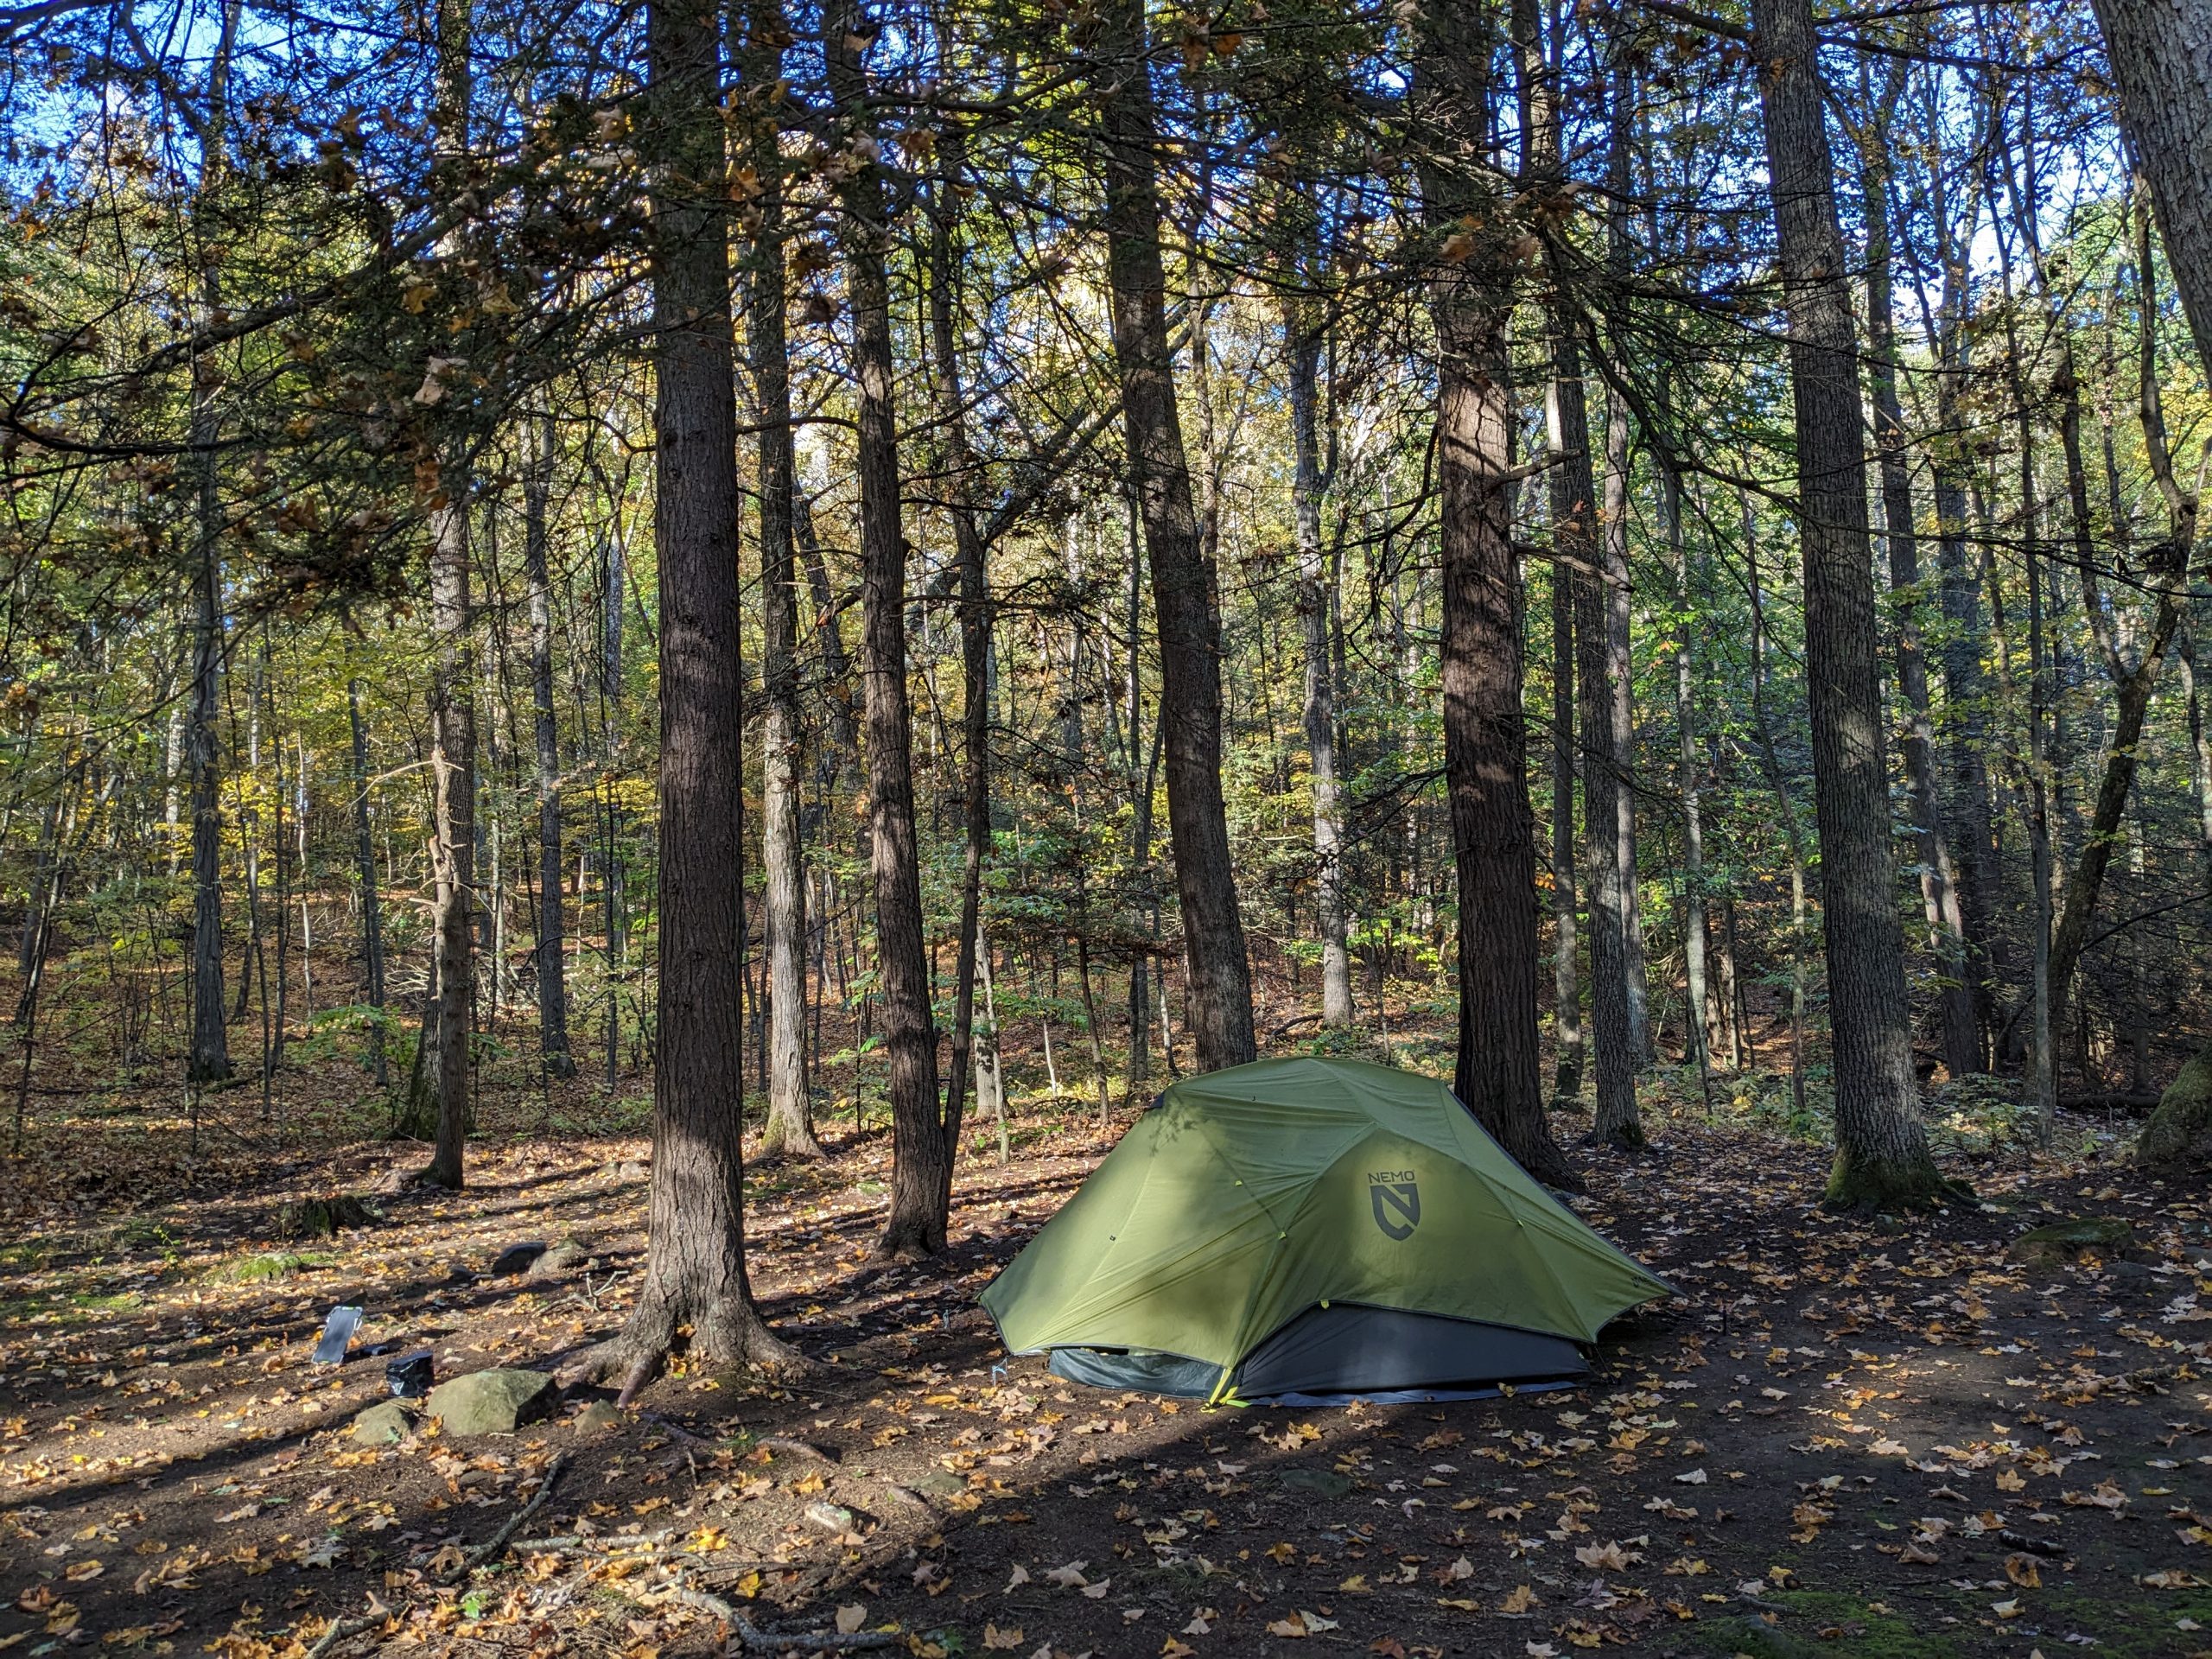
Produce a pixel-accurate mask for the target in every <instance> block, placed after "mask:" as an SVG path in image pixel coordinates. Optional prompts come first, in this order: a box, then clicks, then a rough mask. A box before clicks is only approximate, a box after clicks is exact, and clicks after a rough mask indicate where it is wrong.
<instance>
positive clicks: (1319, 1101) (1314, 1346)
mask: <svg viewBox="0 0 2212 1659" xmlns="http://www.w3.org/2000/svg"><path fill="white" fill-rule="evenodd" d="M1671 1294H1673V1287H1671V1286H1669V1285H1668V1284H1667V1283H1666V1282H1665V1281H1663V1280H1661V1279H1659V1278H1657V1277H1656V1276H1654V1275H1653V1274H1650V1273H1649V1272H1647V1271H1646V1270H1645V1269H1644V1268H1642V1267H1640V1266H1638V1265H1637V1263H1636V1262H1632V1261H1630V1259H1629V1258H1628V1257H1627V1256H1626V1255H1623V1254H1622V1253H1621V1252H1620V1251H1619V1250H1618V1249H1614V1247H1613V1246H1612V1245H1611V1244H1609V1243H1606V1242H1605V1240H1604V1239H1602V1238H1600V1237H1599V1236H1598V1235H1597V1234H1596V1233H1594V1232H1592V1230H1590V1229H1589V1228H1588V1227H1587V1226H1586V1225H1584V1224H1583V1223H1582V1222H1581V1220H1580V1219H1579V1218H1578V1217H1576V1216H1575V1215H1574V1214H1573V1212H1572V1211H1569V1210H1567V1208H1566V1207H1565V1206H1564V1205H1561V1204H1560V1202H1559V1201H1558V1200H1557V1199H1556V1198H1553V1197H1552V1195H1551V1194H1550V1193H1549V1192H1546V1191H1545V1189H1544V1188H1543V1187H1542V1186H1541V1185H1539V1184H1538V1183H1537V1182H1536V1181H1535V1179H1532V1178H1531V1177H1530V1176H1529V1174H1528V1173H1527V1172H1526V1171H1524V1170H1523V1169H1522V1167H1521V1166H1519V1165H1518V1164H1516V1163H1515V1162H1514V1161H1513V1160H1512V1159H1511V1158H1510V1157H1508V1156H1507V1155H1506V1154H1505V1152H1504V1150H1503V1148H1502V1147H1499V1146H1498V1144H1497V1141H1493V1140H1491V1137H1490V1135H1489V1134H1488V1133H1487V1132H1486V1131H1484V1128H1482V1126H1481V1125H1480V1124H1479V1123H1478V1122H1476V1121H1475V1119H1474V1117H1473V1116H1472V1115H1471V1113H1469V1112H1468V1111H1467V1109H1465V1107H1463V1106H1462V1105H1461V1104H1460V1103H1459V1101H1458V1099H1457V1098H1456V1097H1454V1096H1453V1095H1452V1091H1451V1090H1450V1089H1449V1088H1448V1087H1447V1086H1446V1084H1441V1083H1439V1082H1437V1081H1435V1080H1434V1079H1433V1078H1430V1077H1421V1076H1419V1075H1417V1074H1415V1073H1413V1072H1409V1071H1395V1070H1393V1069H1391V1068H1389V1067H1388V1066H1380V1065H1368V1064H1366V1063H1364V1062H1363V1061H1357V1060H1336V1059H1318V1058H1298V1059H1280V1060H1262V1061H1260V1062H1258V1063H1256V1064H1255V1065H1240V1066H1234V1067H1231V1068H1230V1069H1229V1070H1227V1071H1215V1072H1211V1073H1209V1074H1208V1075H1206V1076H1204V1077H1189V1078H1185V1079H1184V1080H1183V1081H1181V1082H1179V1083H1176V1084H1173V1085H1171V1086H1170V1087H1169V1088H1168V1089H1167V1090H1166V1091H1165V1092H1164V1093H1163V1094H1162V1095H1161V1096H1160V1099H1159V1100H1158V1101H1157V1102H1156V1103H1154V1106H1153V1108H1152V1109H1151V1110H1149V1111H1147V1113H1146V1114H1145V1115H1144V1116H1142V1117H1141V1118H1140V1119H1138V1120H1137V1122H1135V1124H1134V1125H1133V1126H1132V1127H1131V1128H1130V1129H1129V1131H1128V1134H1127V1135H1124V1136H1123V1137H1122V1141H1121V1144H1120V1145H1119V1146H1117V1147H1115V1149H1114V1151H1113V1153H1112V1154H1110V1155H1109V1157H1108V1158H1107V1159H1106V1160H1105V1161H1104V1162H1103V1163H1102V1164H1100V1165H1099V1166H1098V1167H1097V1169H1096V1170H1095V1171H1093V1172H1092V1173H1091V1176H1090V1179H1088V1180H1087V1181H1085V1182H1084V1185H1083V1187H1082V1190H1081V1191H1079V1192H1077V1194H1076V1195H1075V1197H1074V1198H1071V1199H1070V1200H1069V1201H1068V1203H1067V1204H1066V1205H1065V1206H1064V1207H1063V1208H1062V1209H1061V1211H1059V1213H1058V1215H1056V1216H1054V1217H1052V1220H1051V1221H1049V1222H1047V1223H1046V1225H1045V1226H1044V1228H1043V1229H1042V1230H1040V1231H1039V1233H1038V1235H1037V1236H1036V1237H1034V1238H1033V1239H1032V1240H1030V1242H1029V1243H1028V1245H1027V1248H1026V1249H1023V1250H1022V1252H1021V1254H1020V1255H1018V1256H1016V1257H1015V1258H1014V1261H1013V1262H1010V1263H1009V1264H1008V1265H1007V1268H1006V1270H1005V1271H1004V1272H1003V1273H1001V1274H999V1276H998V1277H997V1278H996V1279H995V1280H994V1281H992V1282H991V1284H990V1285H989V1286H988V1287H987V1288H986V1289H985V1290H984V1292H983V1296H982V1302H983V1306H984V1307H985V1308H986V1309H988V1311H989V1313H990V1314H991V1317H992V1318H993V1319H995V1320H996V1321H997V1323H998V1329H999V1335H1000V1337H1001V1339H1002V1340H1003V1341H1004V1342H1005V1344H1006V1346H1007V1349H1008V1350H1009V1351H1012V1352H1014V1353H1036V1352H1039V1351H1049V1352H1050V1353H1051V1355H1052V1370H1053V1371H1054V1372H1055V1373H1056V1374H1058V1375H1059V1376H1065V1377H1069V1378H1071V1379H1074V1380H1076V1381H1078V1382H1084V1383H1095V1384H1096V1385H1098V1386H1101V1387H1107V1388H1135V1389H1148V1390H1151V1391H1154V1392H1158V1393H1161V1394H1172V1395H1185V1396H1189V1397H1194V1398H1200V1399H1205V1400H1207V1401H1210V1402H1215V1403H1228V1402H1237V1401H1256V1400H1263V1399H1281V1398H1284V1397H1286V1396H1296V1397H1301V1398H1311V1397H1313V1396H1321V1397H1342V1396H1374V1395H1390V1394H1421V1393H1465V1392H1469V1391H1473V1390H1478V1389H1484V1388H1486V1387H1489V1386H1492V1385H1496V1384H1499V1383H1518V1384H1524V1385H1525V1384H1529V1383H1539V1382H1549V1381H1557V1380H1561V1379H1565V1378H1569V1377H1573V1376H1580V1375H1581V1374H1582V1373H1583V1372H1584V1371H1585V1370H1586V1369H1587V1367H1586V1362H1585V1360H1584V1357H1583V1354H1582V1351H1581V1346H1580V1344H1588V1343H1594V1342H1595V1341H1596V1340H1597V1339H1598V1332H1599V1330H1600V1329H1601V1328H1603V1326H1604V1325H1605V1323H1606V1321H1608V1320H1609V1319H1612V1318H1613V1317H1614V1316H1615V1315H1617V1314H1618V1313H1623V1312H1624V1311H1625V1310H1626V1309H1628V1308H1630V1307H1634V1306H1637V1305H1638V1304H1639V1303H1643V1302H1648V1301H1651V1300H1656V1299H1657V1298H1660V1297H1663V1296H1668V1295H1671Z"/></svg>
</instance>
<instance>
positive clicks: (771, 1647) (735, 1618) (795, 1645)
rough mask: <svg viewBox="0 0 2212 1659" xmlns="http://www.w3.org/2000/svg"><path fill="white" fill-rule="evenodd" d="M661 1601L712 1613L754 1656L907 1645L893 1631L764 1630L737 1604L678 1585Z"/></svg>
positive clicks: (666, 1591) (857, 1650)
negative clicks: (790, 1631)
mask: <svg viewBox="0 0 2212 1659" xmlns="http://www.w3.org/2000/svg"><path fill="white" fill-rule="evenodd" d="M661 1599H664V1600H668V1601H672V1602H675V1603H676V1604H677V1605H678V1606H681V1607H689V1608H691V1609H693V1610H694V1611H697V1612H702V1613H709V1614H712V1615H713V1616H714V1617H715V1618H719V1619H720V1620H721V1622H722V1623H723V1624H726V1625H728V1627H729V1630H730V1633H731V1634H732V1635H733V1636H734V1637H737V1639H738V1642H739V1643H740V1644H741V1646H743V1647H744V1648H746V1649H747V1650H748V1651H751V1652H753V1653H794V1652H796V1653H861V1652H866V1651H868V1650H869V1649H881V1648H896V1647H903V1646H905V1645H906V1638H905V1637H902V1636H900V1635H899V1634H898V1632H896V1631H894V1630H855V1631H852V1632H851V1633H850V1634H846V1633H844V1632H842V1631H826V1630H825V1631H822V1632H819V1633H814V1634H803V1635H792V1634H789V1633H787V1632H785V1631H781V1630H762V1629H761V1628H760V1626H759V1625H757V1624H754V1623H753V1621H752V1619H750V1618H747V1616H746V1614H745V1613H744V1612H743V1611H741V1609H740V1608H739V1607H738V1605H737V1604H736V1603H734V1602H731V1601H725V1600H723V1599H722V1598H721V1597H720V1596H713V1595H709V1594H708V1593H707V1592H705V1591H703V1590H694V1589H691V1588H690V1587H689V1586H685V1585H677V1586H673V1587H672V1588H670V1589H668V1590H665V1591H663V1592H661Z"/></svg>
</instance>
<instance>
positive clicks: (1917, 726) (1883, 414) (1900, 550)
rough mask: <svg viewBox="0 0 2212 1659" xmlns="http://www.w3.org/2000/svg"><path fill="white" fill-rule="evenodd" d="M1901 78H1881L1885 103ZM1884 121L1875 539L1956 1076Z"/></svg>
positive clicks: (1953, 916) (1923, 891)
mask: <svg viewBox="0 0 2212 1659" xmlns="http://www.w3.org/2000/svg"><path fill="white" fill-rule="evenodd" d="M1901 86H1902V78H1901V77H1897V78H1893V79H1891V82H1890V83H1889V93H1888V96H1887V98H1886V99H1885V106H1886V104H1887V103H1888V102H1893V101H1894V99H1895V96H1896V94H1897V92H1898V91H1899V90H1900V89H1901ZM1890 143H1891V137H1890V133H1889V130H1888V128H1887V126H1886V124H1883V123H1881V122H1877V124H1876V125H1875V126H1874V128H1873V130H1872V131H1871V132H1869V133H1868V134H1867V135H1866V137H1865V139H1864V140H1863V141H1862V142H1861V143H1860V145H1859V177H1860V181H1861V185H1862V200H1863V204H1864V212H1863V215H1862V218H1863V222H1864V223H1865V225H1866V334H1867V346H1868V363H1867V371H1868V373H1867V378H1868V379H1869V381H1870V382H1871V385H1872V392H1873V405H1874V449H1875V454H1876V457H1877V460H1878V465H1879V468H1880V480H1881V492H1882V541H1883V545H1884V550H1885V552H1886V553H1887V554H1888V556H1889V567H1890V594H1891V609H1892V612H1893V613H1894V615H1895V618H1896V623H1897V635H1896V641H1897V643H1896V652H1897V689H1898V690H1899V691H1900V692H1902V693H1903V694H1904V733H1903V734H1902V741H1901V743H1900V746H1899V747H1901V748H1902V749H1903V750H1904V770H1905V783H1906V786H1907V789H1908V791H1909V792H1910V797H1911V800H1912V816H1913V829H1914V840H1915V842H1916V849H1915V850H1916V852H1917V854H1918V863H1919V866H1920V872H1919V874H1920V899H1921V907H1922V909H1923V912H1925V913H1926V916H1927V919H1928V938H1929V944H1930V945H1931V946H1932V948H1933V949H1934V951H1935V954H1936V973H1937V976H1938V988H1937V991H1936V1007H1937V1013H1938V1021H1939V1024H1940V1027H1941V1029H1942V1052H1943V1068H1944V1070H1945V1071H1948V1072H1949V1073H1950V1075H1951V1076H1952V1077H1954V1078H1958V1077H1965V1076H1967V1074H1968V1073H1969V1072H1972V1071H1977V1070H1979V1069H1980V1055H1981V1034H1980V1025H1979V1022H1978V1020H1977V1018H1976V1015H1975V1013H1974V986H1973V983H1972V982H1971V981H1970V979H1969V977H1968V974H1967V953H1966V918H1965V913H1964V912H1963V911H1962V910H1961V906H1960V902H1959V879H1958V872H1957V870H1956V869H1955V868H1953V865H1952V862H1951V843H1950V836H1949V834H1948V829H1947V828H1946V826H1945V824H1944V822H1943V809H1942V802H1941V800H1940V799H1939V798H1938V797H1937V794H1936V728H1935V721H1934V717H1933V715H1931V713H1930V704H1929V689H1928V654H1927V650H1926V647H1925V645H1924V644H1923V632H1922V617H1923V611H1924V605H1923V600H1922V597H1921V591H1920V538H1919V535H1918V532H1917V531H1916V527H1915V524H1914V522H1913V505H1912V475H1911V472H1910V468H1909V467H1908V466H1907V464H1906V457H1905V437H1904V405H1903V404H1902V403H1901V402H1900V401H1899V399H1898V397H1897V327H1896V324H1895V322H1894V321H1893V320H1892V318H1891V282H1890V264H1891V238H1890V176H1889V149H1890Z"/></svg>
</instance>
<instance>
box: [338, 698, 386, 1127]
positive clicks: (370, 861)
mask: <svg viewBox="0 0 2212 1659" xmlns="http://www.w3.org/2000/svg"><path fill="white" fill-rule="evenodd" d="M346 720H347V721H348V723H349V724H350V726H351V727H352V730H353V861H354V866H355V869H356V872H357V874H358V879H359V881H360V884H361V975H362V978H363V980H364V981H365V984H366V988H367V991H368V997H369V1007H371V1008H372V1009H373V1010H374V1011H375V1017H374V1018H373V1019H372V1020H371V1021H370V1023H369V1064H370V1065H371V1066H372V1068H373V1069H374V1071H375V1072H376V1079H377V1087H378V1088H379V1089H388V1088H390V1087H391V1073H390V1071H388V1069H387V1068H386V1066H385V1057H384V1025H385V1014H384V902H383V894H382V893H381V891H380V890H379V887H378V880H377V853H376V842H375V840H374V838H373V837H372V836H371V835H370V833H369V755H368V743H367V741H366V738H365V734H363V732H362V729H361V682H360V681H359V679H351V680H348V681H346Z"/></svg>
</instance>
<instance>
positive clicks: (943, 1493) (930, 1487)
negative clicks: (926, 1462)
mask: <svg viewBox="0 0 2212 1659" xmlns="http://www.w3.org/2000/svg"><path fill="white" fill-rule="evenodd" d="M912 1485H913V1488H914V1490H915V1491H918V1492H927V1493H928V1494H929V1495H930V1496H931V1497H953V1496H954V1495H956V1494H957V1493H960V1492H964V1491H967V1490H968V1483H967V1482H966V1481H964V1480H963V1479H962V1478H960V1477H959V1476H957V1475H956V1474H954V1473H953V1472H952V1471H951V1470H950V1469H932V1470H931V1471H928V1472H927V1473H926V1474H921V1475H917V1476H915V1477H914V1479H913V1482H912Z"/></svg>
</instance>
